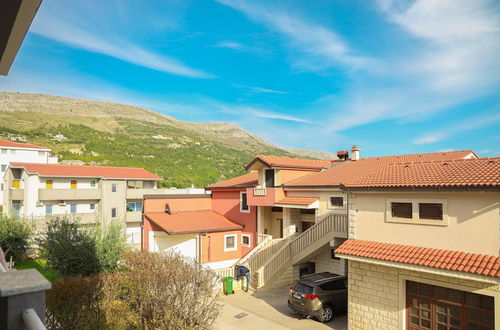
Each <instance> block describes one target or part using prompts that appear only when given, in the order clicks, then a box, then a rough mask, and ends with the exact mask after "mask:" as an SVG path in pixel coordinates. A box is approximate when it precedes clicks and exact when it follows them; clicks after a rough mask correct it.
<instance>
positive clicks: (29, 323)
mask: <svg viewBox="0 0 500 330" xmlns="http://www.w3.org/2000/svg"><path fill="white" fill-rule="evenodd" d="M23 322H24V325H25V326H26V328H27V329H28V330H47V328H46V327H45V325H43V322H42V320H40V318H39V317H38V314H37V313H36V312H35V310H34V309H33V308H28V309H26V310H25V311H24V312H23Z"/></svg>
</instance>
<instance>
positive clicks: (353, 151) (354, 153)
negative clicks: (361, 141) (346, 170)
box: [351, 145, 361, 160]
mask: <svg viewBox="0 0 500 330" xmlns="http://www.w3.org/2000/svg"><path fill="white" fill-rule="evenodd" d="M360 151H361V148H360V147H359V146H357V145H353V146H352V148H351V160H359V152H360Z"/></svg>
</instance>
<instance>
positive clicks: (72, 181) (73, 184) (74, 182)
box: [71, 180, 76, 189]
mask: <svg viewBox="0 0 500 330" xmlns="http://www.w3.org/2000/svg"><path fill="white" fill-rule="evenodd" d="M71 189H76V180H71Z"/></svg>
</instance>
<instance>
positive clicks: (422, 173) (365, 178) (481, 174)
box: [285, 150, 500, 187]
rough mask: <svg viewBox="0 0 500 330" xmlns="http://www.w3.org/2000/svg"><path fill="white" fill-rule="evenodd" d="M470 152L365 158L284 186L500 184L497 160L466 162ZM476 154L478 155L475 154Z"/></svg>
mask: <svg viewBox="0 0 500 330" xmlns="http://www.w3.org/2000/svg"><path fill="white" fill-rule="evenodd" d="M470 154H474V153H473V152H472V151H470V150H465V151H460V152H458V151H453V152H442V153H432V154H416V155H403V156H389V157H374V158H362V159H360V160H357V161H350V162H343V163H335V164H336V165H335V166H334V167H332V168H331V169H328V170H325V171H322V172H320V173H314V174H310V175H308V176H305V177H302V178H299V179H297V180H294V181H292V182H288V183H286V184H285V186H286V187H309V186H340V185H343V186H346V187H415V186H422V187H433V186H436V187H437V186H488V185H499V184H500V181H499V180H500V177H499V173H500V170H499V163H498V159H497V158H471V159H463V157H466V156H468V155H470ZM474 155H475V154H474Z"/></svg>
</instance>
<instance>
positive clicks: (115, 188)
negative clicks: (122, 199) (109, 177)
mask: <svg viewBox="0 0 500 330" xmlns="http://www.w3.org/2000/svg"><path fill="white" fill-rule="evenodd" d="M117 191H118V185H117V184H116V183H113V184H112V185H111V192H117Z"/></svg>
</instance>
